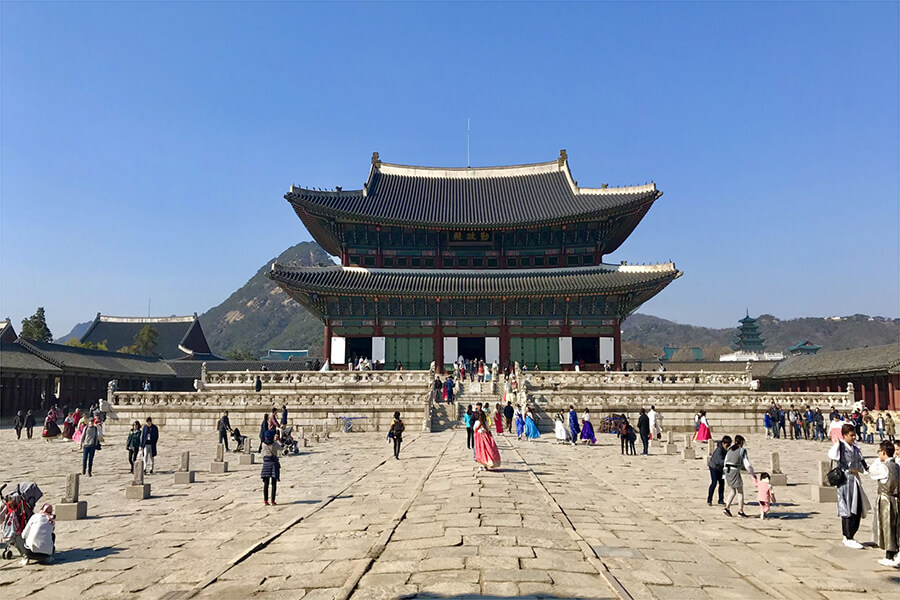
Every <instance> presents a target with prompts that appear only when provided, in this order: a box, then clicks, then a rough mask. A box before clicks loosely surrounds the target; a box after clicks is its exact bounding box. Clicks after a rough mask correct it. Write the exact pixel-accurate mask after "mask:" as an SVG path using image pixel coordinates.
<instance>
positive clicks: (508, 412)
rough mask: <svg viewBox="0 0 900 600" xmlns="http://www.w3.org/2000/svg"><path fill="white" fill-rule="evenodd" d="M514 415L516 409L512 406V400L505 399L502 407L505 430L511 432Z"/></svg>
mask: <svg viewBox="0 0 900 600" xmlns="http://www.w3.org/2000/svg"><path fill="white" fill-rule="evenodd" d="M514 416H516V409H514V408H513V405H512V402H510V401H509V400H507V401H506V406H505V407H504V408H503V417H504V418H505V419H506V431H509V432H512V430H513V417H514Z"/></svg>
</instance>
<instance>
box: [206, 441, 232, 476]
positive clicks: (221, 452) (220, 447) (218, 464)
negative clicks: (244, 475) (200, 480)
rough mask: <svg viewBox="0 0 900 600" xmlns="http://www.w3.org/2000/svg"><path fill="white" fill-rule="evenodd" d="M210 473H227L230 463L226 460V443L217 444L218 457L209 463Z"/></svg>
mask: <svg viewBox="0 0 900 600" xmlns="http://www.w3.org/2000/svg"><path fill="white" fill-rule="evenodd" d="M209 472H210V473H217V474H222V473H227V472H228V463H227V462H225V444H216V459H215V460H214V461H212V462H211V463H209Z"/></svg>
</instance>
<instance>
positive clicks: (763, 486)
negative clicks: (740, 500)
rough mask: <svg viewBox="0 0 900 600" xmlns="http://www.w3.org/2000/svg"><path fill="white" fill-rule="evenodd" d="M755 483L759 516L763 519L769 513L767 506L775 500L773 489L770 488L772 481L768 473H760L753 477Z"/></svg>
mask: <svg viewBox="0 0 900 600" xmlns="http://www.w3.org/2000/svg"><path fill="white" fill-rule="evenodd" d="M753 483H754V484H756V500H757V502H759V518H760V519H765V518H766V515H767V514H769V507H770V506H771V505H772V503H773V502H775V501H776V500H775V490H773V489H772V481H771V478H770V477H769V474H768V473H765V472H763V473H760V474H759V477H758V478H757V477H754V478H753Z"/></svg>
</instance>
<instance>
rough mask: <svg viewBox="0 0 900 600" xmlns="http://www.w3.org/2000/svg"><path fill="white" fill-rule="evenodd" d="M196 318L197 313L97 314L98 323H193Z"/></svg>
mask: <svg viewBox="0 0 900 600" xmlns="http://www.w3.org/2000/svg"><path fill="white" fill-rule="evenodd" d="M196 320H197V313H194V314H193V315H189V316H187V315H186V316H172V317H115V316H111V315H101V314H98V315H97V321H99V322H100V323H193V322H194V321H196Z"/></svg>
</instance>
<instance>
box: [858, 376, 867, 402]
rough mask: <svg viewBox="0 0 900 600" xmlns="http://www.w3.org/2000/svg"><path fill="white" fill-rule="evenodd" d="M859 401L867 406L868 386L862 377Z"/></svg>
mask: <svg viewBox="0 0 900 600" xmlns="http://www.w3.org/2000/svg"><path fill="white" fill-rule="evenodd" d="M859 401H860V402H862V405H863V406H866V384H865V382H864V381H863V379H862V377H860V379H859Z"/></svg>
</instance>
